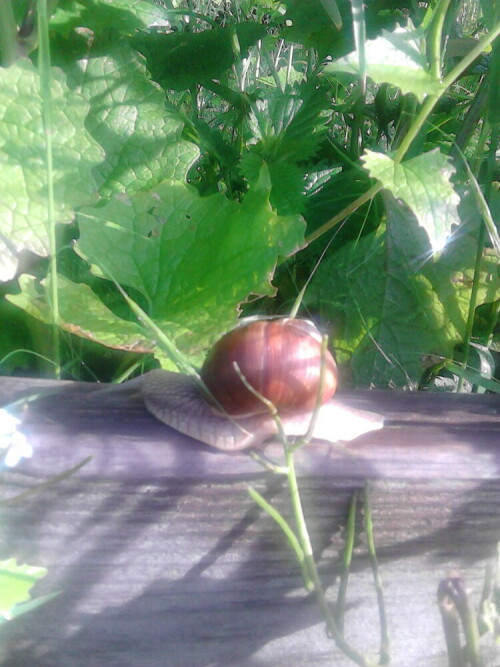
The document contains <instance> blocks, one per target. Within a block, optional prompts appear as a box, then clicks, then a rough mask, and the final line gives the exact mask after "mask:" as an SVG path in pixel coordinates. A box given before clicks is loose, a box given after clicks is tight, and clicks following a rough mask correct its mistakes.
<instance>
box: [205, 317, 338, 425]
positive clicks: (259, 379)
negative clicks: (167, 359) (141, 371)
mask: <svg viewBox="0 0 500 667" xmlns="http://www.w3.org/2000/svg"><path fill="white" fill-rule="evenodd" d="M321 346H322V338H321V334H320V333H319V331H318V329H317V328H316V326H315V325H314V324H313V323H312V322H309V321H307V320H301V319H295V318H294V319H292V318H284V317H279V318H268V319H262V318H259V319H255V320H252V321H250V322H246V323H243V324H242V325H240V326H239V327H237V328H236V329H233V331H230V332H229V333H228V334H226V335H225V336H223V337H222V338H221V339H220V340H219V341H218V342H217V343H215V345H214V346H213V347H212V349H211V350H210V351H209V353H208V355H207V358H206V360H205V363H204V364H203V367H202V369H201V378H202V380H203V381H204V383H205V385H206V386H207V387H208V389H209V391H210V393H211V394H212V395H213V396H214V398H215V399H216V401H217V402H218V404H219V405H220V406H221V407H222V408H223V410H224V411H226V412H227V413H228V414H229V415H231V416H235V417H241V416H248V415H255V414H258V413H263V412H267V411H268V410H267V407H266V406H265V404H264V403H263V402H262V401H261V400H260V399H259V398H258V397H257V396H255V395H254V394H253V393H252V392H251V391H250V390H249V389H248V388H247V387H246V386H245V384H244V383H243V381H242V379H241V376H240V375H239V374H238V370H237V369H236V367H235V362H236V363H237V364H238V368H239V371H240V373H241V374H242V375H243V376H244V377H245V379H246V381H247V382H248V384H250V386H251V387H253V388H254V389H255V390H256V391H257V392H259V394H262V396H264V397H265V398H267V399H268V400H270V401H272V403H273V404H274V405H275V406H276V408H277V409H278V411H279V413H280V414H281V413H283V414H295V413H304V412H311V411H312V410H313V409H314V407H315V405H316V401H317V397H318V392H319V389H320V386H319V384H320V374H321ZM324 364H325V369H324V378H323V392H322V398H321V402H322V403H324V402H326V401H328V399H330V398H331V397H332V396H333V394H334V393H335V390H336V388H337V367H336V364H335V361H334V359H333V357H332V355H331V353H330V352H329V351H328V350H327V351H326V354H325V355H324Z"/></svg>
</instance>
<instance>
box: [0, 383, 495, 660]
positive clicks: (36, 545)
mask: <svg viewBox="0 0 500 667" xmlns="http://www.w3.org/2000/svg"><path fill="white" fill-rule="evenodd" d="M41 389H47V390H49V391H51V390H54V389H61V393H60V394H57V395H55V394H52V395H49V396H47V397H46V398H45V399H43V400H41V401H39V404H38V405H36V404H31V406H30V409H29V413H28V414H27V415H26V419H25V423H24V426H23V428H24V430H25V432H26V433H27V434H28V436H29V438H30V442H32V444H33V446H34V450H35V453H34V456H33V459H32V460H30V461H29V462H27V463H26V465H23V466H22V467H21V468H20V469H19V471H16V472H11V473H8V474H6V475H5V476H4V481H6V482H7V485H6V486H5V492H4V494H13V493H17V492H20V491H22V490H23V489H26V488H29V486H31V485H32V484H33V483H34V482H36V481H39V480H41V479H43V478H45V477H47V476H48V475H51V474H56V473H58V472H60V471H62V470H63V469H65V468H67V467H70V466H72V465H75V464H76V463H78V462H79V461H80V460H82V459H83V458H84V457H85V456H87V455H89V454H90V455H92V457H93V459H92V461H91V462H90V464H89V465H88V466H86V467H85V468H84V469H82V470H81V471H79V472H78V474H77V475H76V476H75V477H74V478H72V479H70V480H66V481H64V482H62V483H61V484H59V485H58V486H57V487H55V488H54V489H52V490H49V491H46V492H44V493H43V494H40V495H38V496H36V497H33V498H32V499H30V500H29V501H26V502H25V503H23V504H22V505H13V506H10V507H7V508H4V509H3V521H2V526H3V540H2V552H3V554H4V556H5V557H7V556H10V555H15V556H17V557H18V559H19V560H22V561H23V560H27V561H29V562H35V563H37V564H42V565H44V566H46V567H48V568H49V569H50V572H49V575H48V576H47V578H46V579H45V580H44V581H43V582H42V583H41V584H40V585H39V586H37V592H40V593H43V592H47V591H49V590H55V589H59V590H61V591H62V592H61V595H60V596H59V597H58V598H57V599H55V600H54V601H52V602H50V603H49V604H47V605H46V606H45V607H44V608H42V609H40V610H37V611H35V612H33V613H31V614H29V615H27V616H26V617H25V618H24V619H22V618H21V619H18V621H16V622H15V623H13V624H11V625H9V627H7V628H5V627H4V629H3V635H4V637H3V642H2V647H3V648H2V650H3V652H4V658H5V661H6V662H5V663H4V664H9V665H27V664H33V665H35V664H36V665H41V666H44V665H47V667H48V666H49V665H50V666H51V667H59V666H61V667H62V665H64V666H65V667H66V666H67V665H75V667H78V666H79V665H82V666H83V665H85V666H88V665H90V666H91V667H93V666H94V665H95V666H96V667H97V665H120V666H127V665H130V666H135V665H141V667H142V666H143V665H144V666H148V665H169V666H170V665H171V666H173V667H177V666H179V667H180V666H181V665H182V666H185V665H189V666H192V667H198V666H200V667H201V666H207V665H228V666H229V665H231V666H234V667H240V666H241V667H244V666H246V665H261V666H264V667H267V666H269V667H270V666H271V665H272V666H273V667H274V666H278V667H279V666H281V665H283V666H285V665H291V666H292V667H293V666H294V665H297V666H298V665H301V666H302V665H305V664H311V665H317V666H318V667H321V666H322V665H327V664H328V665H331V664H335V665H339V666H340V667H342V666H343V665H346V666H347V665H350V664H352V663H350V662H349V661H347V660H345V659H343V658H342V657H341V655H340V653H339V652H338V650H336V649H335V647H334V646H333V644H332V642H331V641H330V640H328V639H327V638H326V636H325V632H324V624H323V622H322V621H321V618H320V615H319V611H318V609H317V607H316V604H315V602H314V601H313V600H312V599H311V598H310V597H309V596H307V595H306V594H304V593H303V592H302V589H301V580H300V574H299V571H298V568H297V566H296V564H295V562H294V559H293V557H292V555H291V553H290V552H289V550H288V548H287V546H286V544H285V542H284V539H283V537H282V536H281V534H280V532H279V530H278V528H277V527H276V526H275V525H274V524H273V522H272V521H271V519H269V517H267V516H266V515H265V514H263V513H262V512H261V511H260V510H259V509H258V508H257V507H255V505H254V504H253V502H252V501H251V500H250V498H249V497H248V495H247V491H246V488H247V486H248V484H249V483H251V484H252V485H254V486H255V487H256V488H258V489H259V490H260V491H261V492H262V493H263V494H264V495H265V496H266V497H267V498H268V499H269V500H272V501H273V503H275V504H276V505H277V507H278V508H279V509H281V510H282V511H283V512H284V513H285V514H286V515H287V516H289V510H288V502H287V492H286V489H285V488H284V487H283V481H282V480H281V479H280V478H277V477H275V476H272V475H270V474H268V473H264V472H263V471H262V469H261V468H260V467H259V466H258V465H257V464H256V463H255V462H254V461H252V460H251V459H249V457H248V456H247V455H246V454H244V453H241V454H233V455H230V454H223V453H220V452H215V451H213V450H210V449H209V448H206V447H203V446H200V445H199V443H195V442H193V441H191V440H189V439H188V438H185V437H183V436H180V435H179V434H177V433H176V432H174V431H171V430H170V429H168V428H167V427H166V426H164V425H162V424H160V423H158V422H156V421H155V420H154V419H153V418H152V417H150V416H149V414H148V413H147V412H146V411H145V410H144V408H143V407H142V405H141V403H140V400H139V398H138V397H137V396H134V395H133V394H131V395H127V394H120V395H117V396H112V395H107V396H106V397H105V398H104V397H103V395H100V396H96V394H95V386H93V385H86V384H80V383H54V382H50V381H47V382H46V381H33V380H27V379H24V380H19V379H10V378H2V379H0V401H1V402H5V401H6V400H8V401H11V400H13V399H14V398H16V397H18V396H20V395H22V394H23V393H25V392H26V391H28V392H29V391H34V390H37V391H38V390H41ZM339 400H340V399H339ZM341 400H343V401H345V402H346V403H347V404H348V405H351V406H353V407H359V408H362V409H371V410H374V411H377V412H381V413H383V414H384V415H386V417H387V425H386V427H385V428H384V429H383V430H382V431H379V432H375V433H373V434H369V435H366V436H363V438H362V439H360V441H359V442H357V443H352V444H351V445H350V446H349V450H350V452H352V453H353V454H354V456H346V455H341V454H339V453H338V452H337V451H335V450H333V449H332V448H331V447H327V446H325V445H323V444H314V445H312V446H311V447H309V448H308V449H307V451H303V452H301V453H300V456H299V457H298V458H299V461H298V462H299V467H300V471H301V480H300V483H301V488H302V491H303V496H304V504H305V508H306V513H307V518H308V521H309V523H310V527H311V533H312V538H313V543H314V545H315V549H316V551H317V556H318V557H319V560H320V569H321V573H322V576H323V578H324V581H325V583H328V584H329V585H330V584H331V586H330V589H329V599H330V600H331V601H332V603H333V602H334V601H335V596H336V582H335V577H336V574H337V573H338V551H339V549H341V547H342V544H343V537H344V532H343V531H344V525H345V516H346V510H347V506H348V502H349V500H350V497H351V494H352V492H353V491H354V490H355V489H359V488H361V487H362V485H363V483H364V481H365V479H370V480H371V496H372V504H373V513H374V525H375V537H376V544H377V547H378V554H379V558H380V565H381V570H382V576H383V579H384V585H385V592H386V596H387V608H388V614H389V622H390V630H391V638H392V644H393V650H392V654H393V661H392V663H391V664H393V665H395V666H397V667H406V666H407V667H418V666H420V665H429V666H430V667H433V666H441V665H443V666H444V665H447V660H446V657H445V648H444V639H443V635H442V630H441V621H440V617H439V612H438V608H437V604H436V589H437V585H438V582H439V580H440V579H441V578H442V577H443V576H446V574H447V573H448V572H449V571H455V570H458V571H460V572H461V573H462V575H463V576H464V577H465V578H466V581H467V585H468V588H469V589H470V590H471V597H472V601H473V603H477V601H478V599H479V596H480V593H481V586H482V580H483V575H484V568H485V564H486V561H487V559H488V558H490V557H491V556H492V554H493V552H494V549H495V546H496V543H497V542H498V541H499V540H500V519H499V518H498V511H497V508H498V503H499V501H500V481H499V456H500V454H499V445H500V410H499V407H500V406H499V400H498V398H497V397H495V396H490V395H486V396H451V395H436V394H433V395H429V394H409V393H408V394H394V393H389V392H359V393H345V394H343V395H342V396H341ZM269 453H270V454H271V455H278V454H279V450H278V449H277V448H276V447H274V448H271V450H270V452H269ZM377 632H378V630H377V612H376V601H375V597H374V592H373V584H372V580H371V574H370V569H369V565H368V561H367V558H366V553H365V549H364V545H363V539H362V536H361V537H360V542H359V546H358V548H357V556H356V559H355V564H354V568H353V575H352V580H351V583H350V587H349V593H348V612H347V618H346V634H347V636H348V637H349V639H350V640H352V643H353V644H355V645H356V646H357V647H358V648H359V649H360V650H362V651H365V652H370V651H371V655H372V656H373V655H374V651H375V652H376V649H377V642H378V634H377ZM485 655H486V658H485V659H486V660H487V662H486V664H487V665H496V664H500V658H499V657H498V654H496V653H495V649H494V647H492V646H491V645H490V646H489V647H487V649H486V650H485ZM488 661H489V662H488Z"/></svg>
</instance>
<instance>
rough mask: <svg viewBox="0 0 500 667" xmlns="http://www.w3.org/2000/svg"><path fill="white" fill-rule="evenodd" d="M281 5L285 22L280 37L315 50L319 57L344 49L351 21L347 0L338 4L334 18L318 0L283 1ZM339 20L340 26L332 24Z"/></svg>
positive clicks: (344, 50) (337, 22) (334, 53)
mask: <svg viewBox="0 0 500 667" xmlns="http://www.w3.org/2000/svg"><path fill="white" fill-rule="evenodd" d="M283 4H284V6H285V7H286V14H285V16H284V19H285V21H286V24H285V27H284V28H282V30H281V36H282V37H284V38H285V39H286V40H288V41H292V42H298V43H299V44H303V45H304V46H305V47H307V48H314V49H317V50H318V52H319V57H320V58H321V59H323V58H324V57H325V56H327V55H339V53H345V52H346V50H347V49H346V44H347V40H348V35H349V28H350V24H351V15H350V7H349V5H348V3H344V2H343V3H341V6H340V11H339V12H338V13H339V15H338V16H335V18H334V17H333V16H331V14H330V12H329V11H328V9H327V8H326V7H325V3H323V1H322V0H308V1H307V2H304V0H284V2H283ZM337 9H338V8H337ZM341 12H342V13H341ZM330 16H331V17H330ZM333 18H334V20H332V19H333ZM339 23H341V24H343V28H339V27H336V25H335V24H337V26H338V25H339Z"/></svg>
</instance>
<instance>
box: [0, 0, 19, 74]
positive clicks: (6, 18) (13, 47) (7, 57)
mask: <svg viewBox="0 0 500 667" xmlns="http://www.w3.org/2000/svg"><path fill="white" fill-rule="evenodd" d="M0 25H1V26H2V29H1V30H0V64H1V65H2V67H9V66H10V65H12V63H14V62H15V61H16V60H17V59H18V58H19V57H20V56H21V55H22V54H21V52H20V51H21V50H20V48H19V42H18V37H17V25H16V19H15V17H14V11H13V9H12V2H11V0H0Z"/></svg>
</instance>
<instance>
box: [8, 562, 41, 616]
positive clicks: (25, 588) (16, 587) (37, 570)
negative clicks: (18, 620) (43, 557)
mask: <svg viewBox="0 0 500 667" xmlns="http://www.w3.org/2000/svg"><path fill="white" fill-rule="evenodd" d="M46 574H47V570H46V569H45V568H44V567H36V566H34V565H27V564H23V565H18V564H17V562H16V559H15V558H9V559H8V560H4V561H1V562H0V623H1V622H2V621H8V620H10V619H11V618H13V617H14V615H16V614H14V613H13V612H14V608H15V606H16V605H17V604H20V603H21V602H25V601H26V600H29V597H30V590H31V588H32V587H33V586H34V584H36V582H37V581H38V580H39V579H41V578H42V577H44V576H45V575H46Z"/></svg>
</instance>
